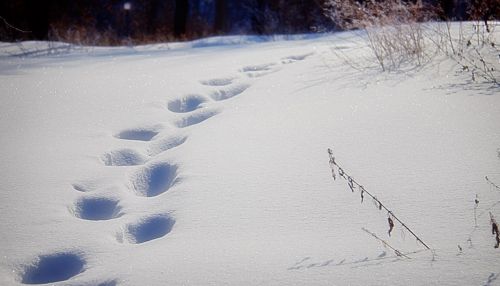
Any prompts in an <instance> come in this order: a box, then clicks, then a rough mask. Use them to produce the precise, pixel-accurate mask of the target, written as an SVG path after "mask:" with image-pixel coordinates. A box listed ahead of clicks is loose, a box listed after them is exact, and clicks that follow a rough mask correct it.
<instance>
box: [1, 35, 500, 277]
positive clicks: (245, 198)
mask: <svg viewBox="0 0 500 286" xmlns="http://www.w3.org/2000/svg"><path fill="white" fill-rule="evenodd" d="M22 45H23V47H24V48H25V49H28V50H30V51H39V52H37V53H30V54H26V53H25V54H24V56H19V44H12V43H2V44H1V45H0V50H1V52H0V94H1V97H0V131H1V134H2V136H1V139H0V140H1V142H0V144H1V146H2V147H1V149H0V172H1V174H2V182H1V183H0V232H1V233H2V243H1V244H0V284H1V285H20V284H43V283H51V284H53V285H437V284H439V285H500V284H499V283H500V280H499V279H498V275H499V272H500V267H499V266H500V256H499V255H500V252H499V250H498V249H494V248H493V245H494V238H493V236H492V235H491V227H490V224H489V212H492V213H493V214H494V215H495V216H496V217H497V218H500V203H499V202H500V192H499V190H497V189H495V188H494V187H492V186H490V185H488V184H487V183H486V181H485V180H484V177H485V176H488V178H489V179H490V180H491V181H493V182H497V183H499V182H500V157H499V156H498V151H497V150H498V148H500V94H499V92H498V88H487V87H486V88H485V87H483V86H479V87H477V86H476V85H474V84H471V83H468V82H467V78H466V75H462V74H457V73H456V72H455V70H456V69H455V68H454V66H453V65H452V63H450V62H447V61H436V62H435V63H432V64H429V65H428V66H426V67H424V68H423V69H422V70H419V71H415V72H412V73H407V74H403V73H400V74H387V73H380V72H379V71H377V70H375V69H367V70H366V71H364V72H363V73H360V72H356V71H352V70H351V69H349V67H348V66H346V65H345V64H343V62H342V61H341V60H339V59H338V58H336V57H335V56H334V54H333V53H332V49H342V51H343V52H346V53H349V54H350V55H352V56H354V57H356V56H357V55H359V57H362V56H363V53H364V52H366V51H364V50H363V49H362V48H361V47H360V46H359V43H358V41H357V36H356V35H355V34H352V33H342V34H335V35H321V36H312V35H311V36H307V35H304V36H300V37H299V36H297V37H296V38H287V39H284V38H279V37H276V38H274V39H272V41H271V40H269V39H268V40H265V41H264V40H259V38H257V37H256V38H251V37H248V38H242V37H228V38H224V37H219V38H209V39H204V40H200V41H196V42H190V43H173V44H165V45H156V46H143V47H123V48H81V49H74V48H72V49H68V50H64V51H62V48H60V49H59V48H58V49H56V50H54V51H53V52H52V53H48V52H47V50H46V49H47V45H48V44H47V43H41V42H30V43H22ZM60 45H61V47H64V44H62V43H60ZM40 51H42V52H40ZM327 148H332V149H333V152H334V155H335V157H336V160H337V162H338V163H339V164H341V165H342V166H343V167H344V168H345V170H346V171H348V172H349V174H350V175H352V176H354V177H355V178H356V180H357V181H360V182H362V183H363V185H364V187H365V188H366V189H368V190H370V192H373V193H375V194H377V196H378V198H379V199H381V200H383V201H384V202H385V204H386V205H387V206H388V207H389V208H391V209H392V210H393V211H394V212H395V213H396V214H397V215H398V216H399V217H400V218H401V219H402V220H404V221H405V222H406V223H407V224H408V225H409V226H410V227H411V228H412V229H413V230H414V231H415V232H416V233H418V235H419V236H420V237H421V238H422V239H423V240H424V241H425V242H426V243H427V244H429V245H430V246H431V247H432V248H433V249H434V255H433V253H432V252H431V251H427V250H425V248H423V247H422V245H420V244H418V243H416V242H415V240H414V239H413V238H412V237H411V236H410V235H409V234H408V233H403V232H401V227H399V226H398V225H396V227H395V230H394V233H393V234H392V236H391V237H389V236H388V235H387V228H388V226H387V214H386V213H383V212H381V211H378V210H377V208H376V207H375V206H373V204H372V203H371V202H370V201H365V202H364V203H363V204H361V203H360V198H359V196H357V195H355V194H353V193H351V191H350V190H349V188H348V186H347V183H346V182H345V181H342V180H337V181H333V180H332V178H331V171H330V169H329V164H328V155H327V152H326V150H327ZM476 194H477V195H478V198H479V201H480V203H479V207H478V209H477V214H476V216H477V220H478V221H477V224H478V227H477V228H476V227H474V215H473V214H474V213H473V211H474V199H475V196H476ZM361 228H367V229H369V230H370V231H372V232H374V233H376V234H377V235H378V236H379V237H381V238H383V239H385V240H387V241H388V242H389V243H390V244H391V245H392V246H394V247H396V248H398V249H400V250H401V251H403V252H404V253H407V255H408V256H409V257H411V259H405V258H402V257H398V256H396V255H395V254H394V252H392V251H391V250H390V249H387V248H384V247H383V246H382V245H381V243H380V242H379V241H377V240H375V239H373V237H371V236H370V235H367V234H366V233H365V232H364V231H362V230H361ZM468 238H471V240H470V241H468ZM458 245H460V246H461V248H463V251H461V252H460V251H459V250H458Z"/></svg>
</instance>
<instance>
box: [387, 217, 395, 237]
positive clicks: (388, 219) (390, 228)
mask: <svg viewBox="0 0 500 286" xmlns="http://www.w3.org/2000/svg"><path fill="white" fill-rule="evenodd" d="M387 221H388V222H389V231H388V233H389V236H391V231H392V229H393V228H394V222H393V221H392V218H391V217H390V216H389V217H388V218H387Z"/></svg>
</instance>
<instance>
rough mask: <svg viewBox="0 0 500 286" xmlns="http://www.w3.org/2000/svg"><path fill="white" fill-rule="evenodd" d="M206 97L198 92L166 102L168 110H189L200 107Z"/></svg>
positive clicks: (177, 111) (182, 111)
mask: <svg viewBox="0 0 500 286" xmlns="http://www.w3.org/2000/svg"><path fill="white" fill-rule="evenodd" d="M205 102H207V99H206V98H205V97H204V96H202V95H199V94H189V95H186V96H184V97H182V98H178V99H174V100H171V101H170V102H168V105H167V108H168V110H170V111H172V112H175V113H186V112H191V111H194V110H196V109H199V108H201V107H202V104H203V103H205Z"/></svg>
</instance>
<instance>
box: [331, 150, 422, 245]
mask: <svg viewBox="0 0 500 286" xmlns="http://www.w3.org/2000/svg"><path fill="white" fill-rule="evenodd" d="M328 155H329V156H330V167H331V169H332V177H333V179H334V180H335V179H336V175H335V168H337V169H338V173H339V176H340V177H342V178H344V179H346V180H347V181H348V182H349V187H350V189H351V191H353V192H354V188H355V187H357V188H358V189H359V190H360V192H361V197H362V198H363V195H364V194H367V195H368V196H370V197H371V198H372V199H373V200H374V201H375V202H376V203H377V205H378V208H379V209H380V210H381V209H384V210H386V211H387V213H388V214H389V217H392V218H393V219H395V220H396V221H397V222H398V223H399V224H400V225H401V226H403V227H404V228H405V229H406V230H408V231H409V232H410V233H411V235H413V237H415V238H416V239H417V241H418V242H420V243H421V244H422V245H423V246H424V247H425V248H427V249H429V250H430V249H431V248H430V247H429V246H428V245H427V244H426V243H425V242H423V241H422V239H420V237H418V236H417V235H416V234H415V233H414V232H413V231H412V230H411V229H410V228H409V227H408V226H407V225H406V224H405V223H404V222H403V221H401V220H400V219H399V218H398V217H397V216H396V215H394V213H393V212H392V211H391V210H390V209H388V208H387V207H386V206H385V205H384V204H382V202H381V201H380V200H379V199H377V197H376V196H374V195H373V194H371V193H370V192H368V191H367V190H366V189H365V188H364V187H363V186H362V185H360V184H359V183H358V182H356V181H355V180H354V178H352V177H351V176H349V175H347V174H346V173H345V171H344V170H343V169H342V167H340V166H339V165H338V164H337V162H336V161H335V157H334V156H333V151H332V149H328Z"/></svg>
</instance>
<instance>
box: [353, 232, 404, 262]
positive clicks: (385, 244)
mask: <svg viewBox="0 0 500 286" xmlns="http://www.w3.org/2000/svg"><path fill="white" fill-rule="evenodd" d="M361 229H362V230H363V231H364V232H366V233H368V234H370V235H371V236H373V237H374V238H375V239H376V240H378V241H380V242H382V244H383V245H384V246H387V247H389V248H390V249H392V251H394V253H395V254H396V255H397V256H402V257H404V258H408V259H411V257H409V256H406V255H405V254H403V252H401V251H399V250H398V249H396V248H394V247H392V246H391V245H390V244H389V243H388V242H387V241H385V240H383V239H381V238H380V237H378V236H377V235H376V234H375V233H373V232H371V231H369V230H368V229H366V228H364V227H362V228H361Z"/></svg>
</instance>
